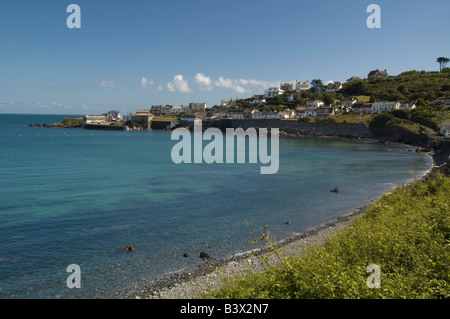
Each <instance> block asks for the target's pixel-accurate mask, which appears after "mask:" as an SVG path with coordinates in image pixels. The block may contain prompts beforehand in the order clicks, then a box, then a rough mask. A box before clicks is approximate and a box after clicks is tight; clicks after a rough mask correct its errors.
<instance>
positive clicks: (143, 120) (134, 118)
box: [129, 110, 155, 125]
mask: <svg viewBox="0 0 450 319" xmlns="http://www.w3.org/2000/svg"><path fill="white" fill-rule="evenodd" d="M154 117H155V116H154V115H153V114H152V113H151V112H150V111H149V110H138V111H136V113H134V114H131V115H130V116H129V119H130V121H131V122H136V123H139V124H145V125H149V124H150V122H151V121H152V120H153V118H154Z"/></svg>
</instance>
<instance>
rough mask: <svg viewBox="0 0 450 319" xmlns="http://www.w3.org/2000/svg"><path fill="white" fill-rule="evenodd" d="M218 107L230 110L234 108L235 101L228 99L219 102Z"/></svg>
mask: <svg viewBox="0 0 450 319" xmlns="http://www.w3.org/2000/svg"><path fill="white" fill-rule="evenodd" d="M220 106H222V107H226V108H230V107H235V106H236V100H233V99H230V100H229V101H225V100H221V101H220Z"/></svg>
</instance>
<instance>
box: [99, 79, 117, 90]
mask: <svg viewBox="0 0 450 319" xmlns="http://www.w3.org/2000/svg"><path fill="white" fill-rule="evenodd" d="M99 86H100V87H102V88H116V87H118V85H117V84H116V83H114V81H106V80H102V81H100V84H99Z"/></svg>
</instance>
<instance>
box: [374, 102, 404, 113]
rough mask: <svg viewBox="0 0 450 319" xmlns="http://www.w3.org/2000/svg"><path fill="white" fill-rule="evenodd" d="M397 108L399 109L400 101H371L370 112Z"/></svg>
mask: <svg viewBox="0 0 450 319" xmlns="http://www.w3.org/2000/svg"><path fill="white" fill-rule="evenodd" d="M398 109H400V102H390V101H384V102H375V103H372V113H382V112H386V111H392V110H398Z"/></svg>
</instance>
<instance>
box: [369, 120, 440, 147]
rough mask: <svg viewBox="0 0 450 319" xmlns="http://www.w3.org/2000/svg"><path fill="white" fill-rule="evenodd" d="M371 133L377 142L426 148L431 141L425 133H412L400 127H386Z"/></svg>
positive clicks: (373, 130)
mask: <svg viewBox="0 0 450 319" xmlns="http://www.w3.org/2000/svg"><path fill="white" fill-rule="evenodd" d="M372 133H373V134H374V136H375V138H377V139H379V140H387V141H393V142H398V143H404V144H410V145H415V146H422V147H427V146H430V144H431V143H432V141H433V140H432V139H431V138H430V137H429V136H428V135H427V134H425V133H420V134H418V133H414V132H411V131H408V130H407V129H404V128H403V127H400V126H393V125H386V127H385V128H376V129H375V128H374V129H372Z"/></svg>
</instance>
